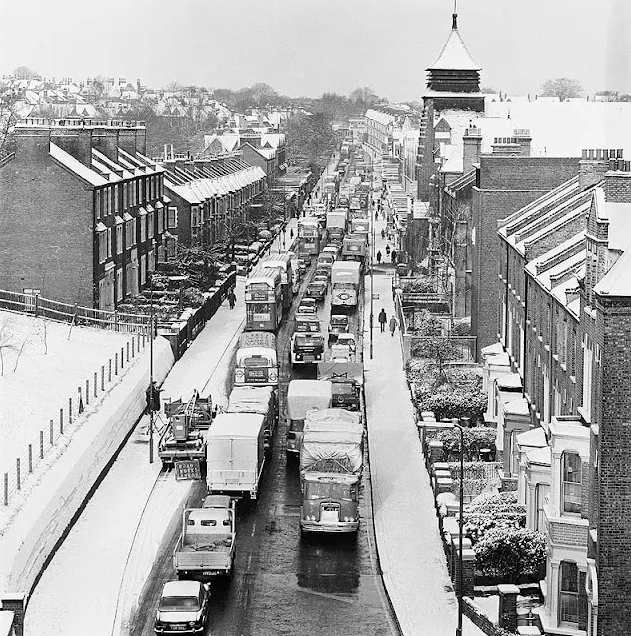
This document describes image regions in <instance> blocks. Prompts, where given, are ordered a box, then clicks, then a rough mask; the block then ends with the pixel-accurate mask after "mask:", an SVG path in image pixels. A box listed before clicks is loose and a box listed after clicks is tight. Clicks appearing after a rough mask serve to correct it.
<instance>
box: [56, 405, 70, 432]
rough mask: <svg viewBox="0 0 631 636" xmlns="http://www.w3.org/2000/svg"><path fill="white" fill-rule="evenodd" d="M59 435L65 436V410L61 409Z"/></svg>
mask: <svg viewBox="0 0 631 636" xmlns="http://www.w3.org/2000/svg"><path fill="white" fill-rule="evenodd" d="M71 400H72V398H71ZM59 434H60V435H63V434H64V410H63V409H59Z"/></svg>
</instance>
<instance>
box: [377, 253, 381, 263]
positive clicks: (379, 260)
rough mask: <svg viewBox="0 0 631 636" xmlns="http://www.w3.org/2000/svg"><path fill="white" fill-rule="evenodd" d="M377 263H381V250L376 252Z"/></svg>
mask: <svg viewBox="0 0 631 636" xmlns="http://www.w3.org/2000/svg"><path fill="white" fill-rule="evenodd" d="M377 264H379V265H381V250H379V251H378V252H377Z"/></svg>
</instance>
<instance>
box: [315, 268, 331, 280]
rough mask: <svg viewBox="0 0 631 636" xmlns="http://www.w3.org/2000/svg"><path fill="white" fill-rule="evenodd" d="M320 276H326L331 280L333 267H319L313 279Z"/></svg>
mask: <svg viewBox="0 0 631 636" xmlns="http://www.w3.org/2000/svg"><path fill="white" fill-rule="evenodd" d="M318 277H320V278H324V277H326V280H327V282H328V281H329V280H331V268H330V267H317V268H316V271H315V275H314V277H313V280H315V279H316V278H318Z"/></svg>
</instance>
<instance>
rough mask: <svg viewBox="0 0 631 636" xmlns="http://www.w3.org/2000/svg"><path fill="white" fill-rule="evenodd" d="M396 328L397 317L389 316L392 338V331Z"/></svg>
mask: <svg viewBox="0 0 631 636" xmlns="http://www.w3.org/2000/svg"><path fill="white" fill-rule="evenodd" d="M396 328H397V319H396V318H395V317H394V316H392V318H390V335H391V336H392V337H393V338H394V332H395V330H396Z"/></svg>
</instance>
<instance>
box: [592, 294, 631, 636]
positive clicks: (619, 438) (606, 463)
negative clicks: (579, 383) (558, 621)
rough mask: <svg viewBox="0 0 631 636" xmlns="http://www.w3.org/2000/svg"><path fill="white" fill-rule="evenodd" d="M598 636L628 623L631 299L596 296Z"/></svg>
mask: <svg viewBox="0 0 631 636" xmlns="http://www.w3.org/2000/svg"><path fill="white" fill-rule="evenodd" d="M596 329H597V333H598V336H599V338H598V340H599V341H600V342H601V343H602V357H601V360H602V362H601V365H600V366H601V381H600V382H598V385H599V394H597V396H596V397H597V400H596V401H597V403H598V404H599V407H600V414H599V437H598V444H599V480H598V482H597V487H598V495H597V498H598V521H597V524H596V527H597V530H598V548H597V550H598V554H597V561H596V563H597V567H598V588H599V606H598V636H605V635H606V636H623V634H624V635H627V634H628V633H629V626H630V625H631V595H630V594H629V590H630V589H631V487H630V484H631V364H630V363H629V351H631V298H624V299H615V298H611V299H609V298H602V297H601V298H599V299H598V313H597V320H596Z"/></svg>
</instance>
